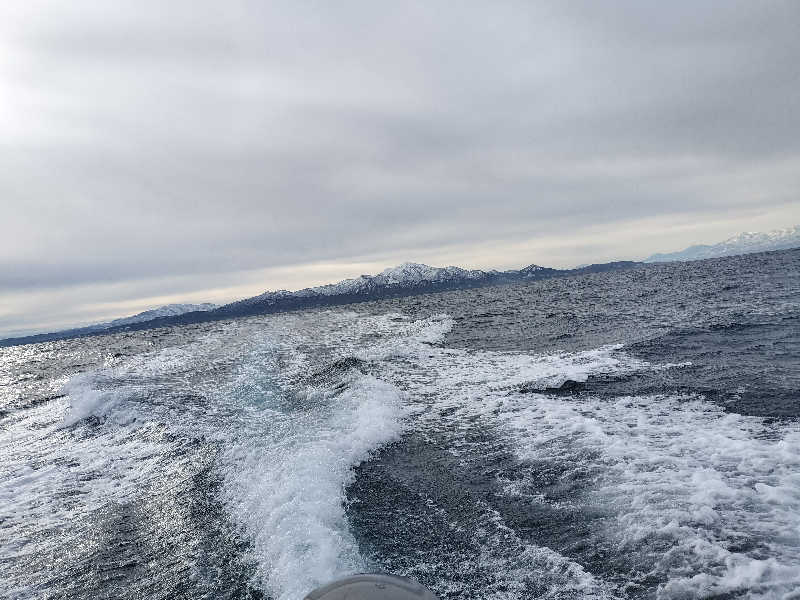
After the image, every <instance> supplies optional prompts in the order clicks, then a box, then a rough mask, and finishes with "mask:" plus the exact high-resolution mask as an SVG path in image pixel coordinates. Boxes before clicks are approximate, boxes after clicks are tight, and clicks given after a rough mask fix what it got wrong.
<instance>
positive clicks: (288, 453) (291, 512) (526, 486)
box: [0, 251, 800, 600]
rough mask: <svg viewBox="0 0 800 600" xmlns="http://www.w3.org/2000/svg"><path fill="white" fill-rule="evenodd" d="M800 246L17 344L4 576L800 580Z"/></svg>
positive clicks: (793, 584)
mask: <svg viewBox="0 0 800 600" xmlns="http://www.w3.org/2000/svg"><path fill="white" fill-rule="evenodd" d="M798 324H800V252H798V251H787V252H778V253H769V254H761V255H750V256H745V257H735V258H727V259H719V260H710V261H703V262H699V263H687V264H666V265H651V266H646V267H642V268H640V269H636V270H632V271H625V272H617V273H606V274H596V275H589V276H583V277H578V278H571V279H559V280H547V281H540V282H535V283H530V284H525V285H518V286H508V287H498V288H484V289H478V290H468V291H460V292H448V293H442V294H436V295H430V296H420V297H417V298H406V299H400V300H391V301H385V302H375V303H368V304H361V305H354V306H350V307H343V308H342V309H339V310H330V311H313V312H305V313H291V314H283V315H271V316H264V317H256V318H248V319H242V320H236V321H229V322H221V323H212V324H203V325H195V326H187V327H180V328H178V327H176V328H169V329H160V330H153V331H144V332H135V333H130V334H118V335H114V336H105V337H95V338H85V339H79V340H67V341H60V342H53V343H46V344H38V345H31V346H21V347H15V348H6V349H2V350H0V394H1V396H0V411H2V412H1V413H0V594H2V595H3V596H4V597H9V598H97V597H99V598H273V599H275V600H278V599H287V600H288V599H299V598H302V596H303V595H304V594H305V593H307V592H308V591H309V590H310V589H312V588H313V587H315V586H317V585H319V584H322V583H326V582H328V581H329V580H331V579H333V578H335V577H338V576H341V575H344V574H348V573H352V572H359V571H370V570H384V571H389V572H393V573H399V574H404V575H410V576H413V577H416V578H417V579H419V580H420V581H422V582H423V583H425V584H426V585H428V586H429V587H431V589H433V590H434V591H435V592H436V593H437V594H438V595H439V596H440V597H441V598H467V597H468V598H508V599H511V598H539V597H544V598H594V597H599V598H702V597H705V598H711V597H714V598H741V597H746V598H786V599H788V598H798V597H800V596H799V595H798V589H800V398H798V389H799V388H800V381H799V380H798V377H800V368H798V367H800V327H799V326H798Z"/></svg>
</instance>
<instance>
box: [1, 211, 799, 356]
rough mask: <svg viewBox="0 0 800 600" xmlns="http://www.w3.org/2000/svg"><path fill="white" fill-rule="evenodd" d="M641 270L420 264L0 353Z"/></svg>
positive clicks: (783, 234) (756, 239) (140, 318)
mask: <svg viewBox="0 0 800 600" xmlns="http://www.w3.org/2000/svg"><path fill="white" fill-rule="evenodd" d="M796 247H800V226H795V227H791V228H789V229H778V230H775V231H771V232H769V233H742V234H739V235H737V236H735V237H732V238H730V239H728V240H725V241H724V242H721V243H719V244H714V245H711V246H707V245H697V246H691V247H690V248H686V249H685V250H682V251H680V252H673V253H670V254H653V255H652V256H650V257H648V258H647V259H645V261H644V262H647V263H654V262H668V261H687V260H698V259H703V258H716V257H722V256H733V255H737V254H747V253H750V252H763V251H767V250H784V249H788V248H796ZM642 264H643V263H641V262H634V261H617V262H610V263H602V264H592V265H582V266H580V267H575V268H574V269H552V268H549V267H541V266H539V265H529V266H527V267H525V268H522V269H512V270H508V271H495V270H490V271H481V270H477V269H473V270H468V269H461V268H459V267H442V268H440V267H429V266H428V265H423V264H419V263H404V264H402V265H399V266H397V267H393V268H390V269H386V270H384V271H382V272H380V273H378V274H377V275H361V276H360V277H356V278H354V279H345V280H344V281H340V282H339V283H331V284H327V285H321V286H317V287H311V288H304V289H302V290H297V291H294V292H290V291H287V290H278V291H274V292H264V293H263V294H260V295H258V296H253V297H252V298H245V299H244V300H239V301H237V302H231V303H230V304H225V305H224V306H216V305H214V304H209V303H205V304H168V305H166V306H162V307H160V308H156V309H153V310H146V311H144V312H141V313H138V314H136V315H133V316H130V317H124V318H121V319H114V320H113V321H109V322H107V323H98V324H96V325H89V326H87V327H78V328H74V329H67V330H65V331H57V332H53V333H42V334H37V335H29V336H25V337H16V338H6V339H3V340H0V347H1V346H13V345H17V344H30V343H36V342H45V341H51V340H58V339H65V338H72V337H80V336H85V335H101V334H104V333H114V332H119V331H130V330H138V329H150V328H153V327H165V326H169V325H183V324H188V323H201V322H205V321H215V320H221V319H230V318H235V317H241V316H247V315H256V314H269V313H276V312H285V311H290V310H299V309H305V308H318V307H325V306H337V305H342V304H350V303H353V302H366V301H369V300H380V299H383V298H398V297H403V296H414V295H417V294H425V293H431V292H439V291H445V290H456V289H466V288H476V287H484V286H490V285H503V284H512V283H518V282H524V281H536V280H539V279H549V278H553V277H570V276H574V275H583V274H586V273H599V272H603V271H612V270H620V269H630V268H632V267H636V266H639V265H642Z"/></svg>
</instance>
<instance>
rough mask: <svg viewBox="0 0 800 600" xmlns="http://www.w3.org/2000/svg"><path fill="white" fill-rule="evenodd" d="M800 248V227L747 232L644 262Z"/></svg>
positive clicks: (651, 257) (650, 258)
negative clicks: (716, 242)
mask: <svg viewBox="0 0 800 600" xmlns="http://www.w3.org/2000/svg"><path fill="white" fill-rule="evenodd" d="M799 247H800V225H795V226H794V227H788V228H786V229H775V230H773V231H770V232H767V233H761V232H753V231H746V232H744V233H740V234H739V235H735V236H733V237H731V238H728V239H727V240H725V241H724V242H720V243H719V244H713V245H705V244H698V245H696V246H690V247H689V248H686V249H684V250H681V251H680V252H670V253H667V254H653V255H652V256H650V257H648V258H646V259H645V260H644V262H669V261H674V260H699V259H702V258H716V257H720V256H734V255H737V254H749V253H751V252H766V251H768V250H786V249H788V248H799Z"/></svg>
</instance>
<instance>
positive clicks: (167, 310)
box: [68, 302, 219, 333]
mask: <svg viewBox="0 0 800 600" xmlns="http://www.w3.org/2000/svg"><path fill="white" fill-rule="evenodd" d="M215 308H219V306H218V305H217V304H211V303H210V302H203V303H202V304H165V305H164V306H159V307H158V308H151V309H150V310H145V311H143V312H140V313H136V314H135V315H131V316H130V317H120V318H119V319H114V320H112V321H106V322H105V323H95V324H93V325H87V326H86V327H79V328H77V329H74V330H72V329H70V330H68V331H75V332H77V333H81V332H89V333H91V332H95V331H102V330H104V329H111V328H113V327H122V326H124V325H132V324H134V323H144V322H147V321H152V320H153V319H158V318H160V317H177V316H178V315H183V314H186V313H190V312H196V311H202V312H206V311H209V310H214V309H215Z"/></svg>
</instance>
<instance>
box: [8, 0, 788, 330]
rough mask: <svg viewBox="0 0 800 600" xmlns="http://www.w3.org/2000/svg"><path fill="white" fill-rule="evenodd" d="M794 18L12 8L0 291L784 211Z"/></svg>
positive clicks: (684, 11) (615, 243)
mask: <svg viewBox="0 0 800 600" xmlns="http://www.w3.org/2000/svg"><path fill="white" fill-rule="evenodd" d="M798 22H800V8H799V7H798V5H797V3H796V2H792V1H787V2H777V1H776V2H764V3H759V4H758V5H755V4H752V3H749V2H701V3H698V2H688V1H687V2H672V3H669V4H659V5H656V4H653V3H640V2H619V3H614V4H613V5H608V4H599V3H593V2H564V3H533V2H519V3H516V2H509V3H502V4H498V3H495V4H492V5H486V4H485V3H459V4H458V5H453V4H447V3H430V2H425V3H393V4H392V3H372V2H344V3H322V2H311V3H296V2H285V3H282V2H270V3H262V2H229V3H219V2H169V3H163V2H141V1H137V2H115V3H107V2H100V1H97V2H90V1H84V2H71V3H57V2H27V1H26V2H8V3H4V4H3V6H2V7H0V53H2V55H3V56H5V59H3V60H2V62H0V97H2V98H3V99H4V100H3V102H4V107H3V110H2V111H0V129H2V131H3V133H4V135H3V138H4V142H3V144H2V145H0V160H2V164H3V165H4V169H3V170H2V172H1V173H0V198H2V200H1V202H2V212H3V217H4V218H3V221H4V225H3V236H1V237H0V294H8V298H19V297H21V296H20V294H21V293H23V292H24V290H46V289H51V290H53V291H52V293H53V295H54V298H55V297H57V296H58V295H59V294H61V293H62V292H60V291H59V290H62V291H63V290H64V289H66V288H69V289H70V295H69V297H70V298H71V299H72V300H71V302H73V303H74V302H78V300H77V299H78V298H85V299H86V301H87V302H89V299H90V297H91V295H92V294H97V293H98V292H97V288H96V285H100V284H103V285H108V286H114V285H119V284H122V283H125V284H126V285H125V286H124V291H122V292H120V296H119V301H120V302H122V301H131V299H132V298H135V297H136V291H135V290H136V285H134V284H133V283H131V282H135V281H140V282H141V284H140V286H141V289H144V287H145V283H144V282H145V281H156V280H157V281H158V282H159V285H163V286H164V289H163V294H162V295H169V294H173V293H174V294H185V293H187V289H188V288H187V287H186V285H185V284H181V285H180V286H178V285H173V286H171V284H170V278H173V279H175V278H178V277H183V276H186V277H191V278H192V281H193V282H194V283H193V284H192V285H194V286H195V287H194V288H193V290H194V292H196V293H200V292H202V290H203V289H208V290H209V294H211V291H212V290H214V289H217V288H221V287H223V286H229V285H230V277H231V274H232V273H241V272H246V271H253V272H254V271H258V270H264V269H267V270H268V269H276V268H282V267H286V266H295V268H296V269H298V270H302V269H303V268H306V266H307V265H309V264H312V263H319V262H320V261H322V262H326V261H327V262H329V263H335V262H336V261H340V262H342V263H354V262H359V261H360V262H370V261H377V262H381V261H393V260H404V259H415V258H419V257H422V256H424V257H426V258H427V259H429V260H432V261H434V262H436V261H437V259H439V260H445V259H446V258H453V257H455V258H460V257H465V259H466V260H468V261H471V262H472V264H476V263H481V264H482V263H485V262H488V261H490V260H491V261H496V266H498V267H502V266H514V265H521V264H523V263H527V262H533V261H538V262H546V261H545V260H543V259H544V258H547V259H548V260H551V261H552V262H553V264H559V265H564V264H569V262H568V261H573V260H577V261H578V262H585V261H589V260H595V259H597V260H600V259H604V258H607V257H629V258H636V257H638V256H643V255H646V254H649V253H651V252H653V251H659V250H670V249H673V248H675V247H680V246H681V245H682V244H683V243H684V242H686V241H704V238H705V236H713V237H712V238H711V241H713V240H714V239H716V237H717V236H718V235H720V234H724V235H728V234H732V233H735V232H736V231H738V230H739V229H741V228H750V225H749V224H750V223H755V224H757V225H758V226H759V227H760V226H767V227H777V226H781V225H788V224H790V222H787V219H791V220H792V221H798V220H800V219H799V218H798V217H800V211H799V210H798V208H797V206H798V203H797V191H798V189H799V188H800V135H798V134H799V133H800V111H797V109H796V104H797V98H798V97H800V66H799V65H800V61H798V57H800V36H798V35H797V23H798ZM680 223H693V225H692V227H691V228H688V227H683V228H681V226H678V225H676V224H680ZM698 223H700V224H701V225H698ZM702 224H704V225H702ZM645 226H646V227H648V228H650V231H651V233H652V235H650V236H636V235H633V233H630V234H625V232H626V231H627V232H633V231H634V229H636V230H638V231H641V230H642V227H645ZM698 227H699V228H698ZM598 228H601V229H602V228H605V229H604V231H606V232H607V235H606V239H605V241H603V240H602V239H598V238H597V234H596V232H597V230H598ZM671 228H672V229H671ZM670 231H672V234H670V233H669V232H670ZM626 235H628V237H625V236H626ZM690 235H691V236H700V237H699V239H698V238H697V237H695V238H693V239H690V238H689V236H690ZM592 236H594V237H592ZM590 237H591V240H589V238H590ZM601 237H602V236H601ZM705 239H707V238H705ZM548 240H549V241H548ZM663 243H669V244H670V246H669V247H663V246H656V244H663ZM525 244H528V245H527V246H525ZM469 247H472V248H474V252H475V253H476V255H475V256H472V255H470V254H469V252H468V250H467V249H468V248H469ZM489 247H491V248H492V250H491V252H490V251H487V250H486V248H489ZM523 247H524V248H530V249H531V251H535V252H536V253H537V255H535V256H530V255H526V256H519V255H517V254H515V252H518V251H520V248H523ZM568 248H571V249H572V250H568ZM580 252H584V253H585V254H580ZM589 254H591V255H589ZM343 274H345V273H344V271H343ZM203 282H204V283H203ZM278 284H280V282H279V281H270V280H265V281H263V284H262V285H261V287H263V288H270V287H276V286H277V285H278ZM81 286H88V287H85V288H81ZM80 289H85V293H84V294H83V295H81V293H79V292H80ZM109 289H110V288H109ZM253 291H257V290H253ZM148 294H150V295H152V294H151V293H150V292H148ZM62 295H63V294H62ZM140 297H144V294H142V295H141V296H140ZM63 308H64V307H63V306H59V304H58V302H57V301H55V300H54V302H53V305H52V308H51V309H47V307H46V302H42V303H41V305H40V306H39V308H37V310H39V311H41V314H42V315H43V319H44V317H45V316H47V318H51V317H52V318H53V319H55V316H54V315H55V314H56V312H57V311H58V310H63ZM47 310H51V311H55V312H52V314H50V313H47ZM23 312H25V307H24V306H22V305H20V306H18V307H17V308H15V309H12V310H11V312H10V316H6V317H4V322H3V327H6V329H8V330H10V329H12V328H13V327H12V326H11V325H6V323H11V322H12V321H14V319H15V318H16V317H15V316H14V315H18V316H19V319H20V322H21V321H22V317H21V315H22V314H23ZM46 313H47V315H46ZM32 318H35V316H34V317H32V316H31V315H30V314H27V315H26V317H25V321H26V322H27V321H29V320H31V319H32ZM43 322H44V321H43Z"/></svg>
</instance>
